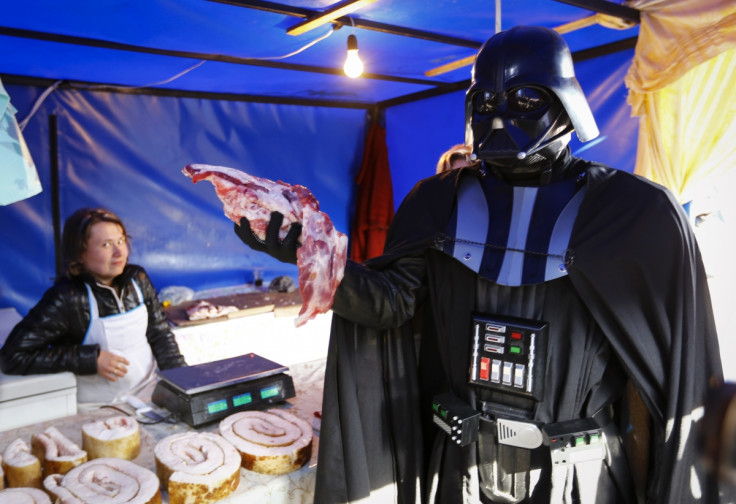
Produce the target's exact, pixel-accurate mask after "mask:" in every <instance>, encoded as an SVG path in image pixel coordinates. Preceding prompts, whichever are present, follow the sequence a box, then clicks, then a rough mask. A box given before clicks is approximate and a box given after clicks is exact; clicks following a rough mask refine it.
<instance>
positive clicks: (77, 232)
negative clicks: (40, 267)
mask: <svg viewBox="0 0 736 504" xmlns="http://www.w3.org/2000/svg"><path fill="white" fill-rule="evenodd" d="M98 222H112V223H113V224H117V225H118V226H120V229H122V230H123V236H125V238H126V240H127V239H129V238H130V237H129V236H128V232H127V231H126V230H125V224H123V221H121V220H120V217H118V216H117V215H115V214H114V213H112V212H111V211H109V210H107V209H105V208H80V209H79V210H77V211H76V212H74V213H73V214H71V215H70V216H69V217H68V218H67V219H66V221H65V222H64V232H63V234H62V237H61V243H62V262H63V265H64V272H63V276H66V277H68V278H71V277H74V276H77V275H79V274H81V273H83V272H84V265H83V264H82V256H83V255H84V252H85V251H86V250H87V241H88V240H89V232H90V229H92V225H93V224H97V223H98Z"/></svg>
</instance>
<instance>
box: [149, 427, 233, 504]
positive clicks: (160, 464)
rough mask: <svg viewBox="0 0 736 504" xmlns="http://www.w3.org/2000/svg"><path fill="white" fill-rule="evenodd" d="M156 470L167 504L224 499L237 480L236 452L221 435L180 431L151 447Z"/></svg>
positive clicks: (208, 501)
mask: <svg viewBox="0 0 736 504" xmlns="http://www.w3.org/2000/svg"><path fill="white" fill-rule="evenodd" d="M153 452H154V456H155V458H156V474H157V475H158V477H159V480H161V486H162V487H163V488H164V489H166V490H167V491H168V494H169V504H209V503H212V502H217V501H219V500H221V499H224V498H225V497H227V496H228V495H230V494H231V493H233V492H234V491H235V489H236V488H237V487H238V484H239V483H240V454H239V453H238V450H236V449H235V447H234V446H233V445H232V444H230V443H229V442H228V441H226V440H225V439H224V438H223V437H222V436H219V435H217V434H214V433H211V432H182V433H179V434H173V435H171V436H168V437H166V438H164V439H162V440H161V441H159V442H158V443H156V446H155V448H154V450H153Z"/></svg>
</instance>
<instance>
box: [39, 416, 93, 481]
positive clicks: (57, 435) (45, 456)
mask: <svg viewBox="0 0 736 504" xmlns="http://www.w3.org/2000/svg"><path fill="white" fill-rule="evenodd" d="M31 452H32V453H33V455H34V456H36V457H37V458H38V460H40V461H41V467H42V468H43V473H44V474H45V475H47V476H48V475H49V474H66V473H68V472H69V471H70V470H71V469H72V468H74V467H77V466H78V465H80V464H83V463H85V462H87V452H86V451H84V450H82V449H81V448H80V447H79V445H77V444H76V443H74V442H73V441H71V440H70V439H69V438H67V437H66V436H64V435H63V434H62V433H61V432H59V430H58V429H57V428H56V427H49V428H48V429H46V430H45V431H43V432H41V433H38V434H33V435H32V436H31Z"/></svg>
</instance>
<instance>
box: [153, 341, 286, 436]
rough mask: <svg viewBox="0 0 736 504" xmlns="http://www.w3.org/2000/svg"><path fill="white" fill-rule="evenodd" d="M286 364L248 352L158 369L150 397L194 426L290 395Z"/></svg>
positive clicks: (281, 399)
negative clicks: (159, 378)
mask: <svg viewBox="0 0 736 504" xmlns="http://www.w3.org/2000/svg"><path fill="white" fill-rule="evenodd" d="M288 370H289V368H288V367H286V366H283V365H281V364H277V363H276V362H273V361H270V360H268V359H265V358H263V357H261V356H259V355H256V354H253V353H249V354H245V355H240V356H238V357H232V358H230V359H223V360H218V361H212V362H206V363H204V364H197V365H194V366H185V367H180V368H174V369H166V370H164V371H159V373H158V374H159V376H160V377H161V380H160V381H159V382H158V384H156V388H155V389H154V391H153V395H152V400H153V402H154V403H155V404H157V405H159V406H162V407H164V408H166V409H168V410H169V411H171V412H172V413H174V414H176V415H177V416H178V418H179V419H180V420H181V421H183V422H185V423H187V424H189V425H191V426H192V427H198V426H200V425H204V424H207V423H210V422H214V421H216V420H220V419H222V418H225V417H226V416H229V415H232V414H233V413H237V412H238V411H245V410H251V409H255V408H258V407H260V406H264V405H268V404H272V403H276V402H281V401H285V400H286V399H289V398H290V397H294V396H295V395H296V393H295V392H294V382H293V381H292V379H291V376H289V375H288V374H286V371H288Z"/></svg>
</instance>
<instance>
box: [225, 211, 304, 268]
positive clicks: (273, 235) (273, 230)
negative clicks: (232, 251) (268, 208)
mask: <svg viewBox="0 0 736 504" xmlns="http://www.w3.org/2000/svg"><path fill="white" fill-rule="evenodd" d="M283 221H284V215H283V214H282V213H281V212H272V213H271V220H270V221H268V228H267V229H266V239H265V241H264V240H261V239H260V238H258V237H257V236H256V235H255V233H253V230H252V229H251V227H250V222H249V221H248V219H246V218H245V217H243V218H241V219H240V225H238V224H235V234H236V235H238V237H239V238H240V239H241V240H243V243H245V244H246V245H248V246H249V247H250V248H252V249H253V250H257V251H259V252H265V253H267V254H268V255H270V256H271V257H274V258H276V259H278V260H279V261H281V262H285V263H291V264H296V249H297V248H298V247H299V243H298V241H297V240H298V239H299V235H301V234H302V225H301V224H300V223H298V222H294V223H293V224H292V225H291V227H290V228H289V232H288V233H286V237H284V239H283V240H279V229H280V228H281V223H282V222H283Z"/></svg>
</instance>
